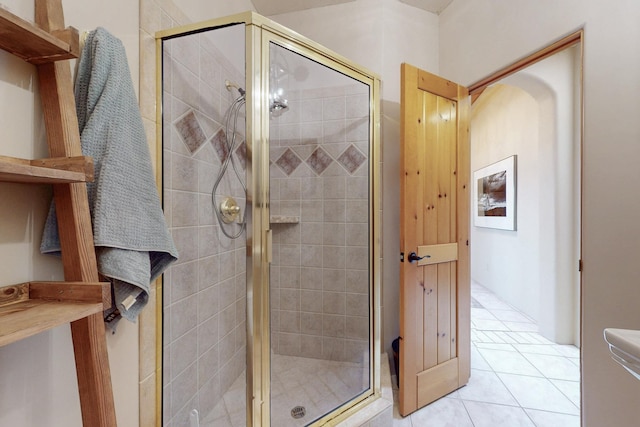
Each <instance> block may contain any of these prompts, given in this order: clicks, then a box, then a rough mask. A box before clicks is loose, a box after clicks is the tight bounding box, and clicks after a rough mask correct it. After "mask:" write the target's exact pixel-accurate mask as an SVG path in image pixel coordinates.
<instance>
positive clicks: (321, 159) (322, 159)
mask: <svg viewBox="0 0 640 427" xmlns="http://www.w3.org/2000/svg"><path fill="white" fill-rule="evenodd" d="M331 162H333V159H332V158H331V156H330V155H328V154H327V152H326V151H324V150H323V149H322V148H318V149H317V150H315V151H314V152H313V153H311V155H310V156H309V158H308V159H307V164H308V165H309V166H310V167H311V169H313V170H314V172H315V173H317V174H318V175H320V174H321V173H322V172H324V171H325V169H327V168H328V167H329V165H330V164H331Z"/></svg>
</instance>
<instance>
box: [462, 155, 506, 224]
mask: <svg viewBox="0 0 640 427" xmlns="http://www.w3.org/2000/svg"><path fill="white" fill-rule="evenodd" d="M516 160H517V156H511V157H507V158H506V159H504V160H500V161H499V162H496V163H493V164H491V165H489V166H485V167H483V168H482V169H478V170H477V171H475V172H474V173H473V180H474V186H473V187H474V198H473V200H474V201H475V206H474V207H472V209H473V211H474V214H473V225H475V226H477V227H488V228H498V229H501V230H515V229H516Z"/></svg>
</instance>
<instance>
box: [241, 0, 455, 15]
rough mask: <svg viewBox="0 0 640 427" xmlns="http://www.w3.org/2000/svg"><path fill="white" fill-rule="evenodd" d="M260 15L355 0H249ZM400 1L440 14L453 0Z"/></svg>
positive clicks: (277, 13)
mask: <svg viewBox="0 0 640 427" xmlns="http://www.w3.org/2000/svg"><path fill="white" fill-rule="evenodd" d="M251 1H252V3H253V5H254V6H255V8H256V11H257V12H258V13H260V14H261V15H265V16H271V15H279V14H281V13H289V12H296V11H299V10H305V9H314V8H316V7H323V6H331V5H335V4H342V3H350V2H352V1H355V0H251ZM398 1H400V2H402V3H405V4H408V5H411V6H414V7H418V8H420V9H423V10H426V11H427V12H432V13H435V14H440V12H442V11H443V10H444V9H445V8H446V7H447V6H449V4H450V3H451V2H452V1H453V0H398Z"/></svg>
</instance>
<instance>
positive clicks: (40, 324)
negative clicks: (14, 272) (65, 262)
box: [0, 282, 111, 346]
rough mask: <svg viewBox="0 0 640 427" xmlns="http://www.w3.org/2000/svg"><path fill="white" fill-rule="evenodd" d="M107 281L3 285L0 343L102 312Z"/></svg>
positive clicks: (107, 297) (107, 300) (106, 298)
mask: <svg viewBox="0 0 640 427" xmlns="http://www.w3.org/2000/svg"><path fill="white" fill-rule="evenodd" d="M110 305H111V288H110V285H109V283H107V282H98V283H91V282H29V283H21V284H19V285H13V286H5V287H2V288H0V346H3V345H6V344H10V343H12V342H15V341H19V340H21V339H23V338H26V337H29V336H31V335H35V334H37V333H39V332H43V331H46V330H48V329H51V328H54V327H56V326H59V325H63V324H65V323H69V322H74V321H76V320H78V319H82V318H83V317H87V316H90V315H92V314H95V313H100V312H101V311H103V310H104V309H105V308H107V307H109V306H110Z"/></svg>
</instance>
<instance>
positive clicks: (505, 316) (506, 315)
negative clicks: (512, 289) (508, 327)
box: [491, 310, 533, 323]
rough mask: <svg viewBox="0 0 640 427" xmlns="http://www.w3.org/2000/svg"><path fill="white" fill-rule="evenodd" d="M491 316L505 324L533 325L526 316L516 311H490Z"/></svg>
mask: <svg viewBox="0 0 640 427" xmlns="http://www.w3.org/2000/svg"><path fill="white" fill-rule="evenodd" d="M491 314H492V315H493V316H495V318H496V319H498V320H502V321H505V322H525V323H533V321H532V320H531V319H530V318H529V317H528V316H525V315H524V314H522V313H520V312H519V311H517V310H491Z"/></svg>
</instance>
